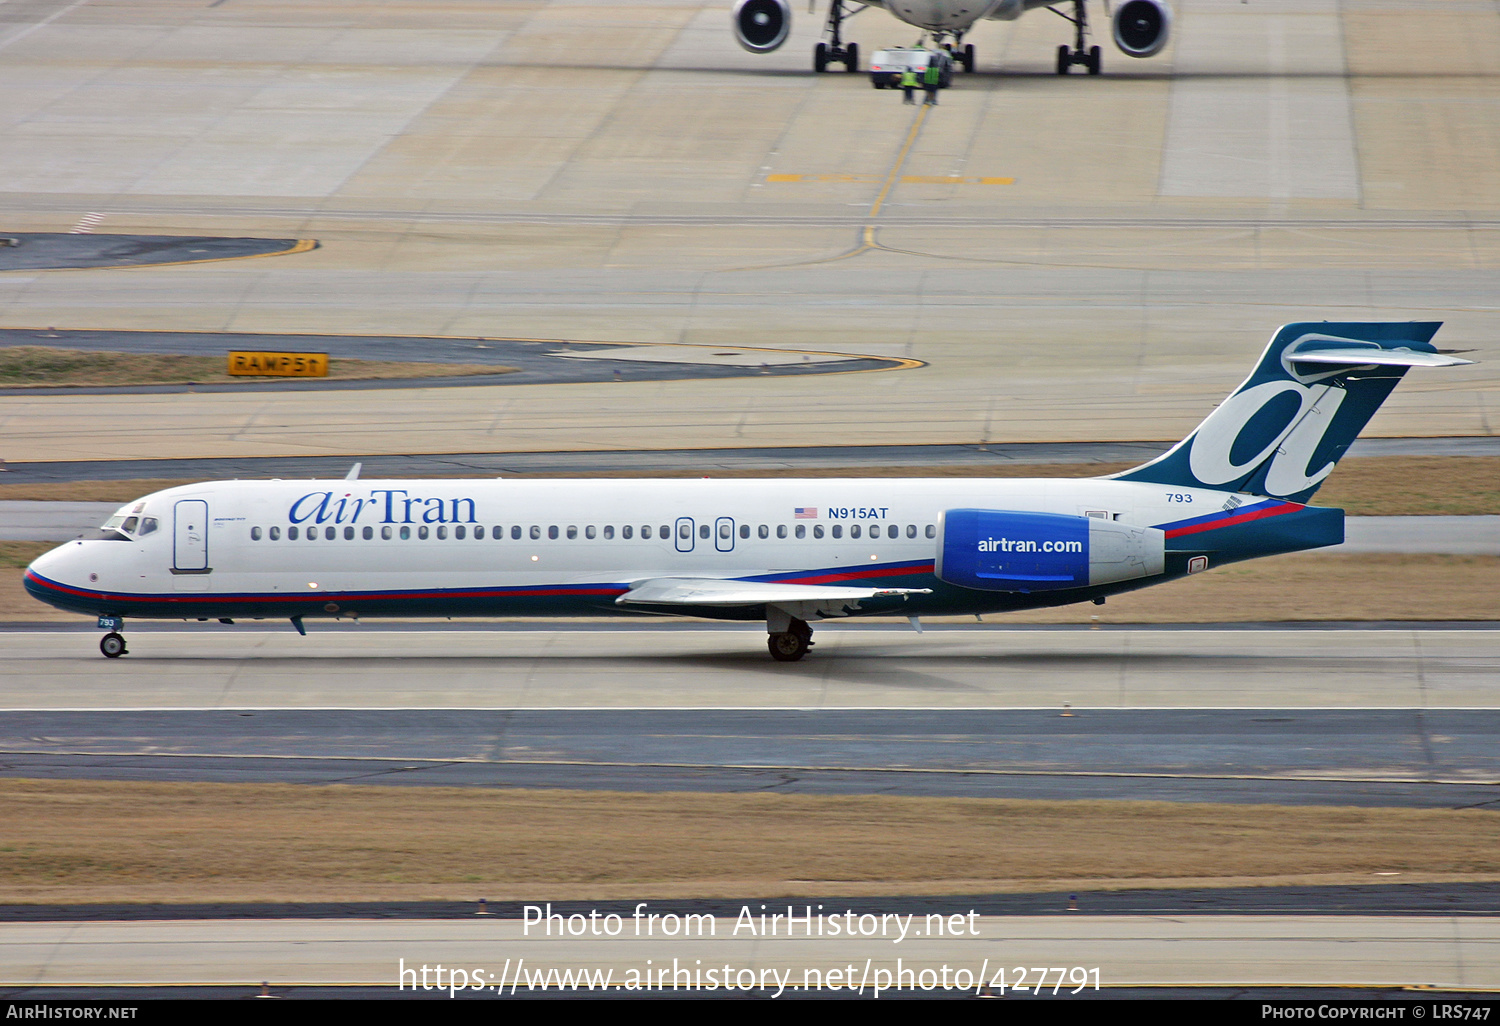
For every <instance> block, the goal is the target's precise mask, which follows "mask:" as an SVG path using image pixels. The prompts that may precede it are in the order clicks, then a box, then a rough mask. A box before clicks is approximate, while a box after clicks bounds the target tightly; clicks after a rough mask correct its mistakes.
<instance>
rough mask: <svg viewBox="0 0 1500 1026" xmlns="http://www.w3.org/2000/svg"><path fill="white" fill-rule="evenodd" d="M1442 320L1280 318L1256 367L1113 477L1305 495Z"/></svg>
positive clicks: (1427, 360)
mask: <svg viewBox="0 0 1500 1026" xmlns="http://www.w3.org/2000/svg"><path fill="white" fill-rule="evenodd" d="M1440 327H1442V323H1441V322H1440V321H1391V322H1373V323H1358V322H1347V323H1346V322H1335V321H1311V322H1303V323H1298V324H1287V325H1284V326H1283V327H1282V328H1281V329H1280V330H1279V331H1277V332H1276V336H1275V337H1274V338H1273V339H1271V344H1270V345H1268V346H1267V347H1266V351H1265V352H1264V353H1263V354H1262V355H1261V358H1260V362H1259V363H1257V364H1256V366H1255V370H1254V371H1252V372H1251V374H1250V376H1249V377H1248V378H1246V379H1245V382H1244V384H1242V385H1240V387H1239V388H1237V389H1236V390H1235V391H1234V392H1233V394H1231V395H1230V396H1229V398H1228V399H1225V400H1224V401H1223V402H1222V403H1220V404H1219V406H1218V407H1217V408H1216V409H1215V410H1214V411H1213V412H1212V413H1210V414H1209V415H1208V416H1207V417H1206V418H1205V419H1204V421H1203V423H1201V424H1199V425H1198V427H1197V428H1195V429H1194V430H1193V433H1192V434H1190V435H1188V436H1187V437H1186V438H1184V439H1183V440H1182V441H1181V442H1178V443H1177V444H1176V445H1175V446H1173V447H1172V448H1171V449H1170V450H1168V451H1167V452H1166V453H1163V454H1162V455H1161V456H1159V457H1157V458H1156V459H1154V460H1152V461H1151V462H1150V463H1146V464H1143V465H1142V466H1139V467H1136V468H1135V469H1133V470H1127V471H1124V472H1123V473H1120V474H1115V475H1113V478H1114V480H1117V481H1150V482H1155V483H1157V484H1165V485H1178V486H1182V487H1203V488H1220V489H1223V490H1225V491H1235V492H1246V493H1248V494H1251V495H1264V496H1269V497H1274V498H1278V499H1288V500H1290V501H1292V502H1306V501H1307V500H1308V499H1309V498H1311V497H1312V494H1313V493H1314V492H1316V491H1317V490H1318V486H1319V485H1321V484H1322V483H1323V479H1324V478H1325V477H1327V476H1328V475H1329V474H1330V473H1332V471H1333V468H1334V465H1335V464H1337V463H1338V461H1339V459H1340V458H1341V457H1342V456H1343V455H1344V453H1345V452H1346V451H1348V449H1349V446H1350V445H1351V444H1353V442H1354V439H1355V437H1356V436H1358V435H1359V433H1360V431H1361V430H1363V429H1364V426H1365V425H1366V424H1367V423H1369V421H1370V418H1371V417H1372V416H1374V415H1375V411H1376V410H1378V409H1379V408H1380V404H1381V403H1383V402H1384V401H1385V398H1386V396H1388V395H1390V394H1391V390H1392V389H1394V388H1395V387H1396V385H1397V383H1399V382H1400V380H1401V378H1402V377H1403V376H1404V375H1405V374H1406V372H1407V370H1409V369H1410V368H1412V367H1449V366H1455V365H1458V364H1466V363H1469V362H1470V361H1468V360H1460V359H1457V358H1455V357H1452V356H1448V355H1446V354H1443V353H1439V352H1438V351H1437V349H1435V348H1434V347H1433V345H1432V337H1433V335H1435V334H1437V330H1438V328H1440Z"/></svg>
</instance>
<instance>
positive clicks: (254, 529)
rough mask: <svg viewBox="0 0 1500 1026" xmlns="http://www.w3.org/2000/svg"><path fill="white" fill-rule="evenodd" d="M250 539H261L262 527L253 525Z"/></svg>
mask: <svg viewBox="0 0 1500 1026" xmlns="http://www.w3.org/2000/svg"><path fill="white" fill-rule="evenodd" d="M250 540H251V541H260V528H258V527H252V528H250Z"/></svg>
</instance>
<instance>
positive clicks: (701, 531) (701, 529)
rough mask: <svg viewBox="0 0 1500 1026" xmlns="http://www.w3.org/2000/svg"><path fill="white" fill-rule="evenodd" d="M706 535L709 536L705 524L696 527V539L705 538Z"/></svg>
mask: <svg viewBox="0 0 1500 1026" xmlns="http://www.w3.org/2000/svg"><path fill="white" fill-rule="evenodd" d="M708 535H709V530H708V525H707V524H699V525H698V537H699V538H707V537H708Z"/></svg>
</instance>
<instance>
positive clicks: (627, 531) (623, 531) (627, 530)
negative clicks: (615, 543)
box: [620, 524, 645, 541]
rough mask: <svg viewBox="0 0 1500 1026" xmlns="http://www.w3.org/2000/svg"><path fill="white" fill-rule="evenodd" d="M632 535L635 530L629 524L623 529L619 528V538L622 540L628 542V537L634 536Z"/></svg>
mask: <svg viewBox="0 0 1500 1026" xmlns="http://www.w3.org/2000/svg"><path fill="white" fill-rule="evenodd" d="M634 533H635V528H633V527H631V526H630V525H629V524H626V525H625V526H624V527H622V528H620V537H621V538H624V539H625V540H626V541H629V540H630V536H631V535H632V534H634ZM642 537H645V536H644V535H642Z"/></svg>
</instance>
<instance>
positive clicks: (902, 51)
mask: <svg viewBox="0 0 1500 1026" xmlns="http://www.w3.org/2000/svg"><path fill="white" fill-rule="evenodd" d="M934 62H935V63H936V64H937V66H938V75H939V76H940V77H939V78H938V88H939V89H947V88H948V86H949V85H950V84H952V82H953V58H952V57H950V56H949V55H948V52H947V51H946V50H922V49H918V48H916V47H910V46H898V47H894V48H892V49H890V50H876V51H875V53H874V55H873V56H871V58H870V83H871V84H872V85H873V86H874V87H875V88H876V89H895V88H896V87H897V86H899V85H900V84H901V73H902V72H903V71H905V70H906V69H908V68H910V69H911V70H912V71H915V72H916V73H917V81H919V82H920V81H921V80H922V76H923V75H924V74H925V73H926V71H927V68H928V65H930V64H932V63H934Z"/></svg>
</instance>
